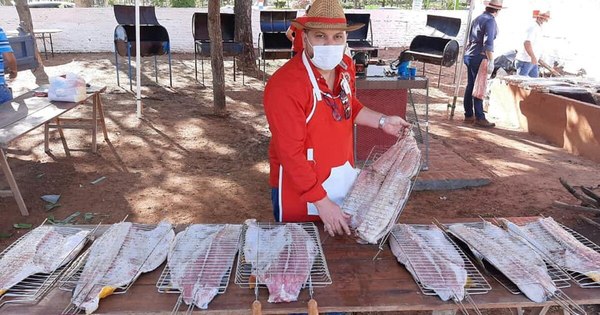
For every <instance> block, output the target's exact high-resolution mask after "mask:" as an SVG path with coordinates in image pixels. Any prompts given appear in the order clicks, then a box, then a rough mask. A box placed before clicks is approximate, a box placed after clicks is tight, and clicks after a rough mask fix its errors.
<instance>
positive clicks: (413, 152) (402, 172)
mask: <svg viewBox="0 0 600 315" xmlns="http://www.w3.org/2000/svg"><path fill="white" fill-rule="evenodd" d="M420 162H421V151H420V150H419V148H418V145H417V142H416V140H415V138H414V137H413V136H410V135H405V136H404V137H403V138H401V139H399V140H398V142H396V144H394V145H393V146H392V147H390V148H389V149H388V150H387V151H386V152H384V153H383V154H382V155H381V156H380V157H379V158H377V159H376V160H375V161H374V162H373V163H372V164H371V165H369V166H367V167H365V168H364V169H363V170H362V171H361V173H360V174H359V176H358V178H357V180H356V182H355V183H354V185H353V187H352V189H351V190H350V192H349V193H348V196H347V197H346V200H345V201H344V204H343V205H342V210H343V211H344V212H346V213H348V214H350V215H351V216H352V218H351V222H350V223H351V224H350V225H351V228H352V229H353V230H354V231H355V234H356V235H357V236H358V237H359V239H360V240H362V241H364V242H366V243H370V244H375V243H377V241H378V240H379V239H381V238H382V237H384V236H385V235H386V234H387V233H389V231H390V230H391V229H392V227H393V225H394V224H395V223H396V222H395V219H396V218H397V217H398V215H399V212H401V211H402V206H403V205H404V204H405V203H406V201H407V199H408V197H409V194H410V190H411V187H412V179H413V177H414V176H415V175H416V174H417V173H418V171H419V168H420V165H421V163H420Z"/></svg>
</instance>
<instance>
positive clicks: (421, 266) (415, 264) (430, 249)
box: [390, 224, 467, 301]
mask: <svg viewBox="0 0 600 315" xmlns="http://www.w3.org/2000/svg"><path fill="white" fill-rule="evenodd" d="M393 235H394V237H391V238H390V248H391V249H392V252H393V253H394V255H395V256H396V258H397V259H398V262H400V263H402V264H403V265H405V266H406V269H408V271H409V272H410V273H411V274H412V275H413V277H414V278H415V280H417V281H419V282H420V283H421V285H422V286H423V287H424V288H426V289H431V290H433V291H434V292H435V293H436V294H437V295H438V296H439V297H440V298H441V299H442V300H443V301H448V300H449V299H455V300H457V301H462V300H463V299H464V297H465V285H466V284H467V270H466V269H465V264H464V260H463V258H462V257H461V256H460V254H459V253H458V251H457V250H456V248H455V247H454V246H453V245H452V244H451V243H450V241H448V239H447V238H446V236H445V235H444V233H443V232H442V230H440V229H439V228H437V227H435V226H431V227H429V228H427V229H415V228H413V227H411V226H410V225H406V224H398V225H396V226H395V227H394V230H393Z"/></svg>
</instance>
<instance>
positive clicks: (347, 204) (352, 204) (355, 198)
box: [342, 131, 422, 259]
mask: <svg viewBox="0 0 600 315" xmlns="http://www.w3.org/2000/svg"><path fill="white" fill-rule="evenodd" d="M408 136H411V137H414V133H413V132H412V131H411V132H410V134H409V135H408ZM389 148H390V147H385V146H374V147H373V149H372V150H371V153H369V157H368V158H367V160H365V162H364V164H363V165H362V168H361V174H359V176H360V175H362V172H370V173H375V171H373V170H371V168H370V166H371V165H372V164H373V163H374V162H375V161H377V160H378V159H379V158H380V157H381V156H382V155H383V154H384V153H385V152H386V151H387V150H388V149H389ZM421 166H422V157H421V161H420V162H419V165H418V166H417V172H416V174H415V175H414V176H413V177H412V178H411V179H410V180H409V187H408V189H406V191H403V187H399V186H400V185H398V187H394V189H391V190H390V194H391V195H390V196H389V197H387V198H388V199H393V198H404V199H403V201H402V202H401V203H400V204H399V205H398V208H397V209H396V210H395V212H394V214H393V215H392V220H390V224H389V226H388V227H387V228H386V230H387V231H386V233H385V236H384V237H382V238H381V240H380V241H379V251H378V252H377V254H376V255H375V257H374V258H373V259H375V258H376V257H377V256H378V255H379V254H380V253H381V251H383V249H384V245H385V244H386V243H387V240H388V238H389V236H390V233H391V230H392V228H393V226H394V224H396V223H397V222H398V219H399V218H400V214H402V211H403V210H404V207H405V206H406V204H407V203H408V199H409V197H410V194H411V193H412V190H413V188H414V186H415V182H416V181H417V177H418V176H419V171H420V170H421ZM402 193H405V194H406V195H405V196H402V195H401V194H402ZM364 199H366V198H365V196H364V195H361V194H352V193H350V194H348V195H347V196H346V199H345V200H344V204H343V206H342V209H348V208H353V209H356V208H358V207H359V206H360V205H361V204H362V203H363V200H364ZM379 201H381V199H379ZM376 205H377V206H380V207H383V206H384V205H383V203H381V202H380V203H378V204H376Z"/></svg>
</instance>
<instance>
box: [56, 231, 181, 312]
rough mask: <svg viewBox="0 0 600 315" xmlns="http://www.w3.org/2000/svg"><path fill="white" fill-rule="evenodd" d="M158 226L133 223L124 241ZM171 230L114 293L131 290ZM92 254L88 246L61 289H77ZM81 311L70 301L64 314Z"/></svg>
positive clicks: (61, 281) (76, 261)
mask: <svg viewBox="0 0 600 315" xmlns="http://www.w3.org/2000/svg"><path fill="white" fill-rule="evenodd" d="M114 226H115V225H112V226H110V227H109V228H108V229H106V231H105V232H104V233H103V234H102V235H106V234H107V233H110V232H111V230H112V228H113V227H114ZM157 226H158V225H155V224H138V223H133V224H132V226H131V230H130V232H129V233H128V236H127V237H126V238H125V242H124V243H127V242H128V241H129V240H131V238H130V237H129V235H131V231H133V230H137V231H144V232H147V231H151V230H154V229H155V228H156V227H157ZM169 231H172V229H170V230H168V231H167V233H165V234H164V235H163V236H162V237H161V238H160V239H159V241H158V242H157V243H156V244H155V245H154V247H153V249H152V251H151V252H150V253H148V256H147V257H146V259H145V260H144V261H143V262H141V263H140V266H139V269H138V271H137V273H136V275H135V277H133V279H132V281H130V282H129V283H128V284H126V285H122V286H120V287H117V288H115V290H114V291H113V292H112V294H123V293H126V292H127V291H128V290H129V288H130V287H131V286H132V285H133V283H134V282H135V281H136V280H137V278H138V277H139V276H140V275H141V274H142V267H143V265H144V264H145V263H146V261H147V259H148V258H149V257H150V256H151V255H152V253H153V252H154V249H155V248H156V247H157V246H158V245H159V244H160V243H161V242H162V240H163V239H164V238H165V237H167V235H168V234H169ZM90 254H91V248H88V249H87V250H86V251H85V252H84V253H83V254H82V255H80V256H79V258H78V259H77V260H75V261H74V262H73V264H72V265H71V266H70V267H69V268H68V269H67V270H66V271H65V274H64V276H63V277H61V279H60V280H59V289H61V290H64V291H69V292H73V291H74V290H75V287H76V286H77V283H78V282H79V279H80V278H81V275H82V273H83V270H84V267H85V265H86V263H87V260H88V258H89V257H90ZM81 311H82V309H80V308H79V307H77V306H75V305H74V304H72V303H69V305H68V306H67V307H66V308H65V309H64V310H63V312H62V314H79V313H80V312H81Z"/></svg>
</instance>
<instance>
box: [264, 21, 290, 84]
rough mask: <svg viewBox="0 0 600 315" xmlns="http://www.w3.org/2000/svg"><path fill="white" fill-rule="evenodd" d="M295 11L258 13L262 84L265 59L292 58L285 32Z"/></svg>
mask: <svg viewBox="0 0 600 315" xmlns="http://www.w3.org/2000/svg"><path fill="white" fill-rule="evenodd" d="M295 18H296V11H260V33H259V34H258V51H259V53H260V60H259V64H258V66H259V68H260V62H261V60H262V64H263V82H264V80H265V71H266V69H265V68H266V63H267V61H266V60H267V59H289V58H291V57H292V42H291V41H290V40H289V39H288V38H287V36H286V35H285V32H286V31H287V29H288V27H290V25H291V22H292V20H293V19H295Z"/></svg>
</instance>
